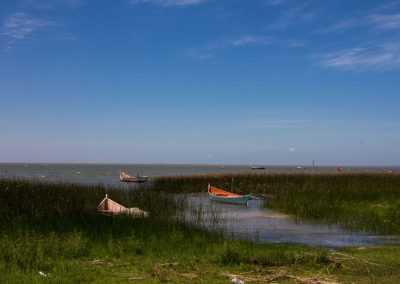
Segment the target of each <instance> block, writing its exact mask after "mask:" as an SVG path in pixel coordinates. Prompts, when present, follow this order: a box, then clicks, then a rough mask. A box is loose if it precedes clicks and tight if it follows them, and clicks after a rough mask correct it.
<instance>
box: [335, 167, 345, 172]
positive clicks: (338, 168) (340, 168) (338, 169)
mask: <svg viewBox="0 0 400 284" xmlns="http://www.w3.org/2000/svg"><path fill="white" fill-rule="evenodd" d="M336 170H337V171H338V172H341V171H343V170H344V167H336Z"/></svg>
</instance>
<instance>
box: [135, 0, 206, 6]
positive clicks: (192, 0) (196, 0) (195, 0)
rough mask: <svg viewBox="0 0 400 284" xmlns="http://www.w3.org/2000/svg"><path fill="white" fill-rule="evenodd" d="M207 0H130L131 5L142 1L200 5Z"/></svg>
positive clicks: (168, 4)
mask: <svg viewBox="0 0 400 284" xmlns="http://www.w3.org/2000/svg"><path fill="white" fill-rule="evenodd" d="M204 1H205V0H128V3H129V4H131V5H137V4H141V3H148V4H153V5H157V6H164V7H168V6H194V5H198V4H200V3H202V2H204Z"/></svg>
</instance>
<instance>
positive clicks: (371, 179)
mask: <svg viewBox="0 0 400 284" xmlns="http://www.w3.org/2000/svg"><path fill="white" fill-rule="evenodd" d="M207 183H211V184H213V185H215V186H218V187H221V188H222V189H228V190H231V189H232V191H234V192H239V193H250V192H251V193H254V194H256V195H257V194H258V195H262V196H265V197H266V198H265V203H264V205H265V206H266V207H269V208H274V209H278V210H280V211H282V212H285V213H289V214H292V215H294V216H296V217H297V218H302V219H308V220H314V221H317V222H320V223H326V224H343V225H345V226H347V227H348V228H350V229H356V230H360V231H370V232H375V233H378V234H400V175H397V174H316V175H309V174H266V175H264V174H224V175H198V176H176V177H161V178H158V179H156V181H155V189H158V190H160V191H167V192H168V191H170V192H197V191H206V190H207Z"/></svg>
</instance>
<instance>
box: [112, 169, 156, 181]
mask: <svg viewBox="0 0 400 284" xmlns="http://www.w3.org/2000/svg"><path fill="white" fill-rule="evenodd" d="M119 179H120V180H121V181H123V182H146V181H147V180H148V179H149V177H148V176H140V175H139V174H138V175H137V176H131V175H128V174H127V173H125V172H122V171H120V172H119Z"/></svg>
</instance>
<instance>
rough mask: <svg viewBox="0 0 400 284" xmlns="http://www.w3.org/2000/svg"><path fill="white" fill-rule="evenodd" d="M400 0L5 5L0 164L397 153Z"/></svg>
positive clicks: (305, 160)
mask: <svg viewBox="0 0 400 284" xmlns="http://www.w3.org/2000/svg"><path fill="white" fill-rule="evenodd" d="M399 95H400V1H368V0H353V1H345V0H336V1H333V0H329V1H328V0H305V1H297V0H296V1H295V0H246V1H245V0H240V1H239V0H229V1H221V0H113V1H111V0H104V1H95V0H52V1H51V0H5V1H1V3H0V162H93V163H97V162H106V163H111V162H114V163H121V162H127V163H210V164H215V163H216V164H220V163H221V164H223V163H244V164H246V163H248V164H254V163H260V164H309V163H310V162H311V160H316V161H317V162H318V163H319V164H333V165H339V164H340V165H342V164H343V165H399V164H400V151H399V149H398V147H399V146H398V145H400V112H399V107H400V97H399Z"/></svg>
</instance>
